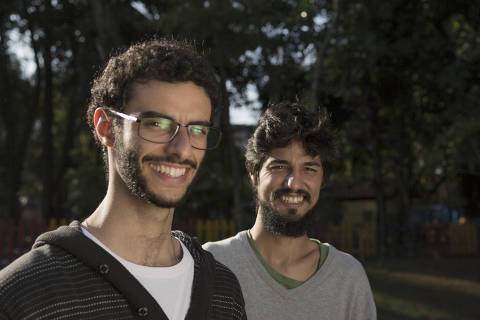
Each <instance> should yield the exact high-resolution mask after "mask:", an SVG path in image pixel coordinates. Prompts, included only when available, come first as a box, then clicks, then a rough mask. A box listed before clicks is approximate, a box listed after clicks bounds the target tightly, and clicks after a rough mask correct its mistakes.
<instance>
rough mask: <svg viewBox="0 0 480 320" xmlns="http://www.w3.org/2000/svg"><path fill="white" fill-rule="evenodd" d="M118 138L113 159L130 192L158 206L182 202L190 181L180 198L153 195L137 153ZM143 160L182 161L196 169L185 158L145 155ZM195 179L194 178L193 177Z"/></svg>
mask: <svg viewBox="0 0 480 320" xmlns="http://www.w3.org/2000/svg"><path fill="white" fill-rule="evenodd" d="M119 141H121V138H120V139H118V138H117V139H116V143H117V145H116V146H115V148H114V153H115V159H116V163H117V168H118V171H119V173H120V176H121V177H122V179H123V181H124V182H125V185H126V187H127V189H128V190H130V192H131V193H132V194H133V195H135V196H136V197H137V198H139V199H142V200H144V201H145V202H147V203H149V204H152V205H154V206H157V207H159V208H176V207H178V206H179V205H180V204H182V203H183V201H184V200H185V198H186V196H187V194H188V193H189V191H190V187H191V186H192V184H193V181H192V183H191V184H190V185H189V186H188V187H187V190H186V191H185V193H184V194H183V196H182V197H181V198H180V199H176V200H167V199H165V198H162V197H161V196H157V195H155V194H154V193H153V192H151V191H150V190H149V189H148V187H147V182H146V180H145V177H144V176H143V175H142V170H141V168H140V164H139V162H138V154H137V152H136V151H135V150H133V149H128V150H127V149H126V148H125V146H124V144H123V141H121V142H120V143H119ZM142 161H143V162H145V161H167V162H171V163H182V164H188V165H190V166H191V167H192V168H193V169H196V167H197V165H196V164H195V163H193V162H192V161H189V160H186V161H183V162H179V161H178V160H177V159H173V158H172V157H164V158H159V157H154V156H145V157H144V159H142ZM194 180H195V179H194Z"/></svg>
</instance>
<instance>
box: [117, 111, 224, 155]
mask: <svg viewBox="0 0 480 320" xmlns="http://www.w3.org/2000/svg"><path fill="white" fill-rule="evenodd" d="M108 111H110V112H111V113H113V114H114V115H116V116H119V117H121V118H123V119H126V120H130V121H135V122H137V123H138V136H139V137H140V138H142V139H144V140H147V141H150V142H153V143H169V142H170V141H172V140H173V139H174V138H175V136H176V135H177V133H178V131H179V130H180V127H185V128H187V133H188V137H189V139H190V145H191V146H192V147H193V148H195V149H199V150H210V149H215V148H216V147H217V146H218V144H219V143H220V139H221V137H222V132H221V131H220V130H219V129H218V128H215V127H212V126H208V125H204V124H195V123H192V124H183V123H178V122H176V121H175V120H172V119H169V118H166V117H163V116H157V115H150V114H149V113H148V112H147V113H146V114H140V115H139V116H138V117H135V116H131V115H128V114H125V113H121V112H118V111H115V110H112V109H108Z"/></svg>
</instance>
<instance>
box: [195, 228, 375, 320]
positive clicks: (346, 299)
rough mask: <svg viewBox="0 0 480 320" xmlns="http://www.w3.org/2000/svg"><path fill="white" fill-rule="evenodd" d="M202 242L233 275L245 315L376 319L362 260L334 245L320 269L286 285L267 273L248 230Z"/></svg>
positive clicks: (276, 317)
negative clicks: (294, 284) (299, 282)
mask: <svg viewBox="0 0 480 320" xmlns="http://www.w3.org/2000/svg"><path fill="white" fill-rule="evenodd" d="M203 247H204V249H206V250H207V251H210V252H211V253H213V255H214V257H215V258H216V259H217V260H218V261H220V262H222V263H223V264H225V265H226V266H227V267H229V268H230V269H231V270H232V271H233V272H234V273H235V275H236V276H237V278H238V280H239V281H240V286H241V287H242V292H243V296H244V299H245V309H246V311H247V317H248V319H249V320H256V319H259V320H260V319H262V320H263V319H279V320H282V319H295V320H297V319H325V320H326V319H332V320H343V319H345V320H367V319H369V320H370V319H376V318H377V316H376V308H375V303H374V301H373V296H372V291H371V289H370V285H369V282H368V279H367V276H366V274H365V271H364V269H363V267H362V265H361V264H360V263H359V262H358V261H357V260H356V259H355V258H354V257H352V256H351V255H349V254H347V253H344V252H342V251H339V250H337V249H335V247H333V246H330V249H329V253H328V256H327V258H326V260H325V262H324V263H323V265H322V266H321V268H320V269H319V270H318V271H317V272H316V273H315V274H314V275H313V276H312V277H311V278H310V279H308V280H307V281H306V282H305V283H303V284H302V285H300V286H299V287H296V288H293V289H286V288H285V287H283V286H282V285H280V284H279V283H278V282H277V281H275V280H274V279H273V278H272V277H271V276H270V274H269V273H268V272H267V270H266V269H265V267H264V266H263V265H262V263H261V262H260V261H259V260H258V258H257V257H256V256H255V253H254V251H253V250H252V248H251V247H250V244H249V243H248V238H247V232H246V231H242V232H240V233H238V234H237V235H236V236H234V237H231V238H228V239H225V240H222V241H218V242H210V243H206V244H204V245H203Z"/></svg>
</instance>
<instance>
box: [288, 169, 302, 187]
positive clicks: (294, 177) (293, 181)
mask: <svg viewBox="0 0 480 320" xmlns="http://www.w3.org/2000/svg"><path fill="white" fill-rule="evenodd" d="M285 184H286V186H287V187H288V188H289V189H291V190H293V191H296V190H299V189H302V186H303V181H302V177H301V175H300V174H298V173H297V172H295V171H292V172H291V173H290V174H289V175H288V176H287V177H286V179H285Z"/></svg>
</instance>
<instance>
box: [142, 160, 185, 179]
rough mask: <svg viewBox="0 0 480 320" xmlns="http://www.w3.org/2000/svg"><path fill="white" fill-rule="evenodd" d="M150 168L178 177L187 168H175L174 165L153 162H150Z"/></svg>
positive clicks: (183, 173) (182, 174)
mask: <svg viewBox="0 0 480 320" xmlns="http://www.w3.org/2000/svg"><path fill="white" fill-rule="evenodd" d="M150 168H152V169H153V170H155V171H157V172H159V173H161V174H164V175H167V176H169V177H172V178H178V177H181V176H184V175H185V172H186V171H187V168H175V167H170V166H166V165H163V164H160V165H158V164H153V163H150Z"/></svg>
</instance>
